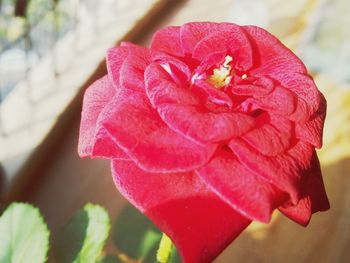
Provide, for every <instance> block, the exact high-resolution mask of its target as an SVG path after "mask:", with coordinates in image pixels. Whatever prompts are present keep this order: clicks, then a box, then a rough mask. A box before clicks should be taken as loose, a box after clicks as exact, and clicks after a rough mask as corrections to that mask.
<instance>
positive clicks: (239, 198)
mask: <svg viewBox="0 0 350 263" xmlns="http://www.w3.org/2000/svg"><path fill="white" fill-rule="evenodd" d="M198 174H199V175H200V176H201V177H202V179H203V180H204V181H205V182H206V183H207V184H208V186H209V187H210V189H212V190H213V191H214V192H215V193H216V194H217V195H218V196H219V197H220V198H221V199H223V200H225V201H226V202H227V203H228V204H229V205H231V206H232V207H233V208H234V209H235V210H237V211H239V212H240V213H241V214H242V215H244V216H246V217H248V218H250V219H256V220H259V221H262V222H264V223H268V222H269V221H270V219H271V214H272V212H273V210H274V209H275V208H276V207H278V206H280V205H281V204H282V203H284V202H285V201H286V199H287V197H288V196H287V195H286V194H285V193H283V192H282V191H280V190H279V189H277V188H276V187H274V186H273V185H271V184H270V183H268V182H267V181H266V180H265V179H264V178H262V177H260V176H258V175H256V174H254V173H252V172H251V171H250V170H248V169H246V168H245V167H244V166H243V165H242V164H240V163H239V161H238V160H237V159H236V157H235V156H234V155H233V153H232V152H226V151H220V152H218V153H217V154H216V155H215V157H214V158H213V159H212V160H211V161H210V162H209V163H208V164H206V165H205V166H204V167H203V168H201V169H199V170H198Z"/></svg>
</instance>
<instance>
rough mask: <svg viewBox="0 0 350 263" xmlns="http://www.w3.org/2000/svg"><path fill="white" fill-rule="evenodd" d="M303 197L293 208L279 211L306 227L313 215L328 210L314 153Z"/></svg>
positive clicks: (306, 176) (291, 206)
mask: <svg viewBox="0 0 350 263" xmlns="http://www.w3.org/2000/svg"><path fill="white" fill-rule="evenodd" d="M304 177H305V180H304V181H305V183H304V189H305V197H304V198H302V199H301V200H300V201H299V203H298V204H297V205H295V206H293V205H289V206H285V207H280V208H279V209H280V211H281V212H282V213H283V214H285V215H286V216H288V217H289V218H290V219H292V220H294V221H295V222H297V223H299V224H301V225H303V226H306V225H307V224H308V223H309V221H310V219H311V215H312V214H313V213H316V212H318V211H325V210H328V209H329V201H328V198H327V195H326V192H325V189H324V184H323V180H322V175H321V169H320V163H319V161H318V158H317V155H316V153H314V155H313V160H312V164H311V168H310V169H309V170H308V171H307V172H306V173H305V175H304Z"/></svg>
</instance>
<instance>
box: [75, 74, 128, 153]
mask: <svg viewBox="0 0 350 263" xmlns="http://www.w3.org/2000/svg"><path fill="white" fill-rule="evenodd" d="M114 93H115V89H114V87H113V86H112V84H111V82H110V81H109V79H108V77H107V76H104V77H103V78H101V79H99V80H97V81H95V82H94V83H93V84H92V85H91V86H90V87H89V88H88V89H87V90H86V92H85V96H84V102H83V110H82V116H81V123H80V132H79V144H78V153H79V155H80V156H81V157H87V156H91V157H102V158H109V159H111V158H122V159H125V158H128V157H127V155H126V154H125V153H124V151H122V150H121V149H120V148H119V147H118V145H116V143H115V142H114V141H113V140H112V138H111V137H110V136H109V133H108V132H107V131H106V130H105V129H104V128H103V127H101V126H99V125H98V124H97V122H98V118H99V115H100V113H101V111H102V110H103V108H104V107H105V105H106V104H107V103H108V101H109V100H110V99H111V98H112V97H113V96H114Z"/></svg>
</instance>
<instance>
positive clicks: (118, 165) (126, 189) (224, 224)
mask: <svg viewBox="0 0 350 263" xmlns="http://www.w3.org/2000/svg"><path fill="white" fill-rule="evenodd" d="M112 171H113V175H114V180H115V183H116V185H117V187H118V189H119V191H120V192H121V193H122V194H123V195H124V196H126V198H127V199H128V200H129V201H130V202H131V203H132V204H134V205H135V206H136V207H137V208H138V209H140V210H141V211H142V212H144V213H145V214H146V215H147V216H148V217H149V218H150V219H151V220H152V221H153V222H155V224H156V225H158V227H159V228H160V229H161V230H162V231H163V232H165V233H166V234H167V235H169V236H170V238H171V239H172V240H173V241H174V243H175V245H176V247H177V248H178V249H179V251H180V253H181V255H182V258H183V261H184V263H209V262H212V261H213V260H214V258H216V257H217V256H218V255H219V254H220V253H221V251H222V250H223V249H225V247H226V246H228V245H229V244H230V242H232V241H233V239H235V238H236V237H237V236H238V235H239V234H240V232H241V231H242V230H243V229H244V228H245V227H246V226H247V225H248V224H249V223H250V221H249V220H248V219H247V218H245V217H243V216H241V215H240V214H238V213H237V212H235V210H233V209H232V208H231V207H230V206H229V205H227V204H226V203H225V202H223V201H222V200H220V198H218V197H217V196H216V195H215V194H213V193H212V192H211V191H210V190H209V189H208V188H207V187H206V185H205V184H204V183H203V182H202V181H201V180H200V178H199V177H198V176H196V175H195V174H192V173H178V174H154V173H147V172H145V171H143V170H141V169H140V168H138V167H137V166H136V165H135V164H134V163H133V162H127V161H113V165H112ZM208 211H210V212H208Z"/></svg>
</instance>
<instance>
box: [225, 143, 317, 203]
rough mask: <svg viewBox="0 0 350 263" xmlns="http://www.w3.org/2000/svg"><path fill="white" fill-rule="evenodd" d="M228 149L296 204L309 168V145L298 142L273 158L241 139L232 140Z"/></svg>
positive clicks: (311, 153)
mask: <svg viewBox="0 0 350 263" xmlns="http://www.w3.org/2000/svg"><path fill="white" fill-rule="evenodd" d="M229 147H230V148H231V150H232V151H233V152H234V153H235V154H236V156H237V157H238V159H239V161H240V162H241V163H242V164H244V165H245V166H246V167H247V168H248V169H249V170H250V171H252V172H253V173H255V174H257V175H259V176H263V177H264V178H266V180H268V181H269V182H271V183H272V184H274V185H275V186H276V187H278V188H279V189H280V190H282V191H285V192H287V193H288V194H289V195H290V198H291V201H292V203H293V204H297V203H298V201H299V199H300V198H301V197H302V193H301V191H302V188H301V186H302V174H303V173H304V172H305V171H307V170H308V169H309V168H310V164H311V160H312V157H313V147H312V146H311V145H310V144H308V143H304V142H301V141H299V142H298V143H297V144H296V145H294V146H293V147H292V148H290V149H289V150H288V151H286V152H285V153H283V154H280V155H277V156H275V157H274V158H271V157H269V156H265V155H263V154H261V153H259V152H258V151H256V150H254V149H253V148H252V147H250V146H249V145H247V143H245V142H243V141H242V140H241V139H232V140H231V141H230V143H229Z"/></svg>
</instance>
